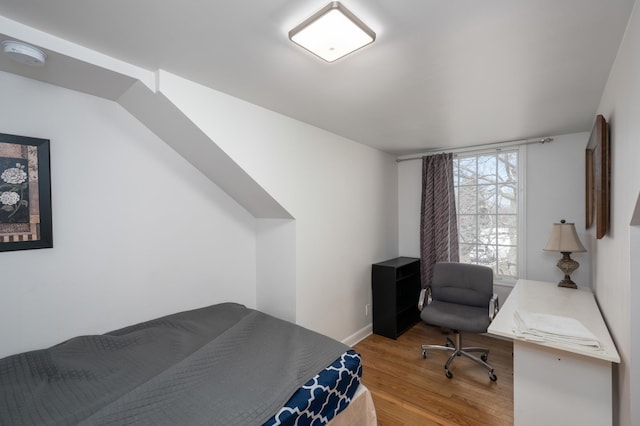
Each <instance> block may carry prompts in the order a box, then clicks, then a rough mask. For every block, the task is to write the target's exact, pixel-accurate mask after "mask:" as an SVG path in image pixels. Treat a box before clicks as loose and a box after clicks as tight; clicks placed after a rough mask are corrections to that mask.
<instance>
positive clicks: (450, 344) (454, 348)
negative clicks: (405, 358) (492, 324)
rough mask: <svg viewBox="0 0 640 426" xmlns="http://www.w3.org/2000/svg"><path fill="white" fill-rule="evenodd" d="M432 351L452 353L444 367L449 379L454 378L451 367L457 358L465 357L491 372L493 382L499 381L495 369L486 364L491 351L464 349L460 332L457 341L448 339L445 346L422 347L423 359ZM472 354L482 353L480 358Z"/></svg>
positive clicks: (474, 348) (457, 333) (472, 348)
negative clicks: (428, 351)
mask: <svg viewBox="0 0 640 426" xmlns="http://www.w3.org/2000/svg"><path fill="white" fill-rule="evenodd" d="M430 349H435V350H440V351H449V352H451V356H450V357H449V359H448V360H447V362H446V364H445V365H444V372H445V375H446V376H447V377H448V378H449V379H450V378H452V377H453V374H452V373H451V371H450V370H449V365H451V363H452V362H453V360H454V359H456V357H458V356H461V355H464V356H466V357H467V358H469V359H470V360H472V361H475V362H477V363H478V364H480V365H482V366H484V367H485V368H486V369H487V370H488V371H489V378H490V379H491V380H492V381H494V382H495V381H496V380H498V377H497V376H496V375H495V373H494V372H493V367H492V366H490V365H489V364H487V363H486V362H485V361H486V360H487V358H488V357H489V349H487V348H480V347H475V346H474V347H466V348H463V347H462V336H461V335H460V332H458V331H455V341H453V340H451V338H450V337H447V341H446V343H445V346H441V345H422V357H423V358H426V357H427V350H430ZM470 352H482V355H480V358H478V357H477V356H475V355H472V354H471V353H470Z"/></svg>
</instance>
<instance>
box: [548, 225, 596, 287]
mask: <svg viewBox="0 0 640 426" xmlns="http://www.w3.org/2000/svg"><path fill="white" fill-rule="evenodd" d="M543 250H545V251H559V252H560V253H562V259H560V260H558V263H557V264H556V266H557V267H558V269H560V270H561V271H562V273H564V279H563V280H562V281H560V282H559V283H558V287H566V288H578V286H577V285H576V283H574V282H573V281H572V280H571V274H572V273H573V271H575V270H576V269H578V267H579V266H580V264H579V263H578V262H576V261H575V260H573V259H571V257H570V256H569V255H570V254H571V253H579V252H585V251H587V249H585V248H584V246H583V245H582V243H581V242H580V239H579V238H578V234H577V233H576V227H575V225H574V224H573V223H566V221H565V220H561V221H560V223H554V224H553V228H552V229H551V237H549V241H548V242H547V245H546V246H545V247H544V249H543Z"/></svg>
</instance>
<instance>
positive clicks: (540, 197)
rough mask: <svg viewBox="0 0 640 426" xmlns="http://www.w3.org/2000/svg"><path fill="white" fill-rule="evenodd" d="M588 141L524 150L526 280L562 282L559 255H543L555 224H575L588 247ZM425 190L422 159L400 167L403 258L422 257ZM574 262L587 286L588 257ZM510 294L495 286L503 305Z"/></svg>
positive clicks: (575, 137)
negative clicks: (422, 194)
mask: <svg viewBox="0 0 640 426" xmlns="http://www.w3.org/2000/svg"><path fill="white" fill-rule="evenodd" d="M588 136H589V135H588V134H587V133H576V134H571V135H561V136H554V137H553V138H554V141H553V142H552V143H549V144H531V145H527V147H526V153H525V157H526V181H525V186H526V189H525V193H526V202H525V210H526V211H525V216H526V230H525V232H526V246H525V251H526V259H525V260H526V263H525V265H526V268H525V274H526V276H525V277H523V278H528V279H532V280H540V281H551V282H556V281H560V279H562V277H563V275H562V273H561V272H560V270H559V269H558V268H556V266H555V264H556V262H557V260H558V259H560V257H561V255H560V254H559V253H546V252H543V251H542V248H543V247H544V246H545V244H546V243H547V239H548V238H549V234H550V232H551V225H552V224H553V223H554V222H558V221H560V220H561V219H566V220H567V221H568V222H575V224H576V230H577V231H578V236H579V237H580V238H581V240H582V241H583V243H585V242H586V241H585V239H586V237H585V236H584V235H585V230H584V150H585V146H586V142H587V139H588ZM421 185H422V162H421V161H420V160H410V161H402V162H400V163H398V200H399V202H398V215H399V243H398V245H399V248H400V255H402V256H412V257H419V256H420V232H419V229H420V197H421V189H420V188H421ZM587 249H588V247H587ZM572 257H573V258H574V259H575V260H577V261H578V262H579V263H580V264H581V266H580V268H579V269H578V270H577V271H576V272H575V273H574V274H573V275H572V278H573V280H574V281H575V282H576V284H578V285H580V286H586V287H588V286H589V285H590V279H589V264H590V262H589V253H576V254H574V255H572ZM509 291H510V287H505V286H501V285H497V286H496V292H497V293H498V295H499V296H500V300H502V301H504V300H505V298H506V296H507V295H508V294H509Z"/></svg>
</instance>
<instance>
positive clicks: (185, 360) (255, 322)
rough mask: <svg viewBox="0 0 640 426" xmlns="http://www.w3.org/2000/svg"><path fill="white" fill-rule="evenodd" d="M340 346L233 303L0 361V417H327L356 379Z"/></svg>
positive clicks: (355, 363)
mask: <svg viewBox="0 0 640 426" xmlns="http://www.w3.org/2000/svg"><path fill="white" fill-rule="evenodd" d="M361 373H362V367H361V363H360V357H359V355H358V354H357V353H355V352H354V351H353V350H351V349H350V348H349V347H347V346H346V345H343V344H342V343H340V342H337V341H335V340H333V339H330V338H328V337H326V336H323V335H320V334H318V333H314V332H313V331H310V330H307V329H305V328H303V327H299V326H297V325H295V324H292V323H289V322H286V321H282V320H279V319H277V318H274V317H271V316H269V315H266V314H264V313H261V312H258V311H255V310H252V309H248V308H246V307H244V306H242V305H238V304H233V303H228V304H220V305H214V306H211V307H206V308H202V309H197V310H193V311H186V312H181V313H178V314H173V315H169V316H166V317H162V318H158V319H156V320H152V321H147V322H144V323H140V324H136V325H133V326H130V327H126V328H124V329H120V330H116V331H113V332H111V333H106V334H104V335H99V336H79V337H77V338H74V339H70V340H68V341H66V342H63V343H61V344H59V345H56V346H54V347H52V348H48V349H42V350H39V351H32V352H27V353H23V354H17V355H14V356H10V357H7V358H4V359H0V424H11V425H46V424H55V425H75V424H82V425H107V424H113V425H126V424H135V425H139V424H149V425H176V424H180V425H244V426H246V425H260V424H269V425H279V424H283V425H284V424H290V425H294V424H298V425H305V424H313V425H316V424H317V425H320V424H326V423H327V422H328V421H330V420H331V419H332V418H334V417H335V416H336V415H337V414H338V413H340V412H341V411H342V410H344V409H345V407H347V406H348V405H349V403H350V401H351V399H352V398H353V396H354V394H355V392H356V390H357V389H358V387H359V383H360V377H361Z"/></svg>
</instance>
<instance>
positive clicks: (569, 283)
mask: <svg viewBox="0 0 640 426" xmlns="http://www.w3.org/2000/svg"><path fill="white" fill-rule="evenodd" d="M558 287H564V288H573V289H576V288H578V286H577V285H576V283H574V282H573V281H572V280H571V278H569V276H568V275H565V277H564V279H563V280H562V281H560V282H559V283H558Z"/></svg>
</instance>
